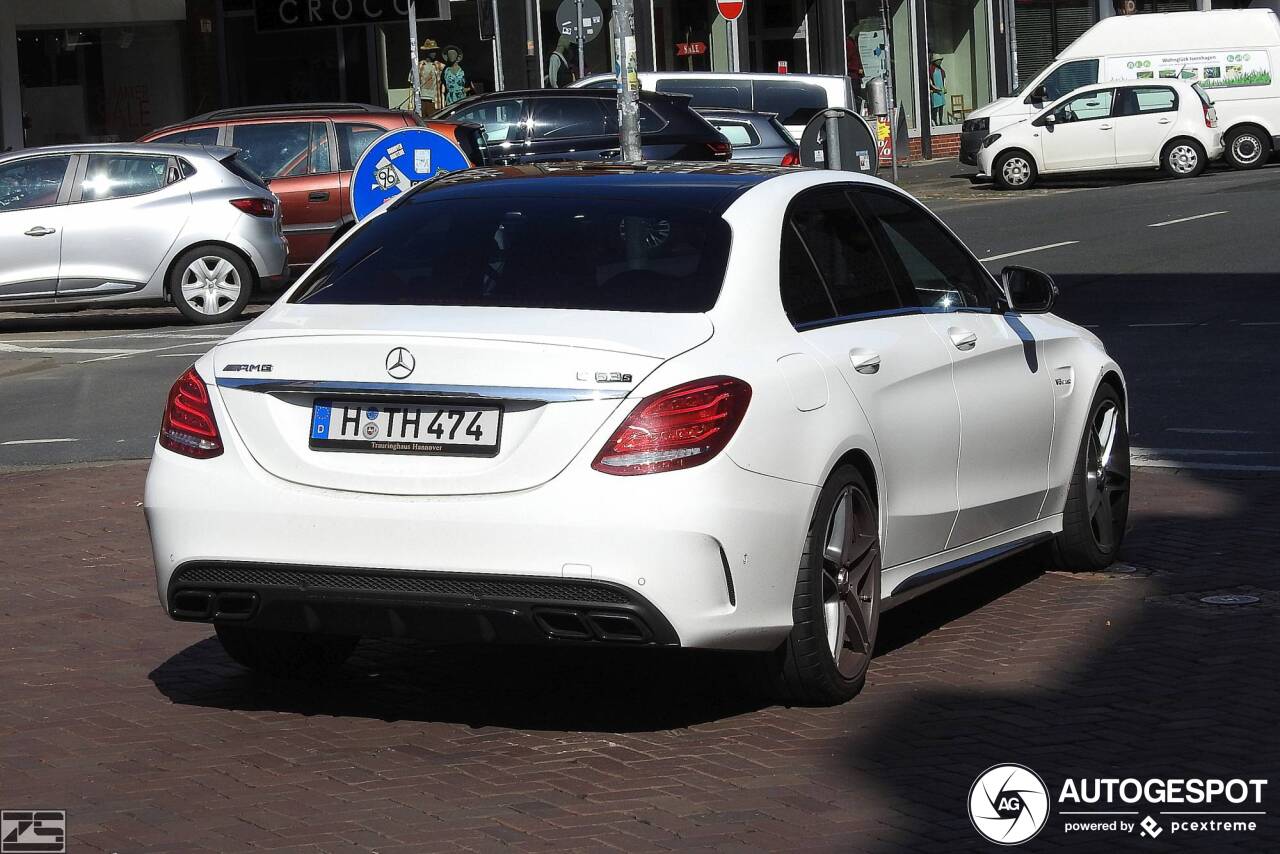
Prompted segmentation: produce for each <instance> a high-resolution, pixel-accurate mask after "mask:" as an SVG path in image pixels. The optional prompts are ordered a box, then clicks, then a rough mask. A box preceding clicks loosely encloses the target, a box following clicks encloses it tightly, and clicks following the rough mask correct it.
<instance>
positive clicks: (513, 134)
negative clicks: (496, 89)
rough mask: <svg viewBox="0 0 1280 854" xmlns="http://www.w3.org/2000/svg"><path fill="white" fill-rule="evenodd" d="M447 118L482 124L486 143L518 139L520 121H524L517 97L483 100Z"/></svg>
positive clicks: (520, 102)
mask: <svg viewBox="0 0 1280 854" xmlns="http://www.w3.org/2000/svg"><path fill="white" fill-rule="evenodd" d="M448 120H449V121H451V122H474V123H476V124H478V125H483V126H484V141H485V143H486V144H488V145H494V144H495V143H501V142H507V141H509V140H518V139H520V138H521V137H522V135H523V134H522V130H521V124H520V123H521V122H522V121H524V102H523V101H522V100H520V99H519V98H503V99H501V100H497V101H483V102H481V103H479V104H472V105H470V106H467V107H463V108H462V109H460V110H457V111H455V112H453V113H450V114H449V116H448Z"/></svg>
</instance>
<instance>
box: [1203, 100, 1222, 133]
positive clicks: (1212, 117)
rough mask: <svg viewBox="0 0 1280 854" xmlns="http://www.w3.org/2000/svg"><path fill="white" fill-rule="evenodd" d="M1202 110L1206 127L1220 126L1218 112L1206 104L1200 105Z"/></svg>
mask: <svg viewBox="0 0 1280 854" xmlns="http://www.w3.org/2000/svg"><path fill="white" fill-rule="evenodd" d="M1200 109H1202V110H1204V126H1205V127H1207V128H1216V127H1217V126H1218V111H1217V110H1215V109H1214V108H1213V107H1211V106H1209V105H1208V104H1205V103H1201V104H1200Z"/></svg>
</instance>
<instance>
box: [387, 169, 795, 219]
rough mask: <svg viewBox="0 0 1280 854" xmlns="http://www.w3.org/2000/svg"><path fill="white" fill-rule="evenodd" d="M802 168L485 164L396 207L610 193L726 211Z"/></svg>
mask: <svg viewBox="0 0 1280 854" xmlns="http://www.w3.org/2000/svg"><path fill="white" fill-rule="evenodd" d="M797 171H799V170H796V169H794V168H783V167H780V166H758V165H754V164H747V163H708V162H686V161H679V160H662V161H639V162H636V163H616V164H597V163H588V162H573V161H562V162H555V163H535V164H527V165H522V166H481V167H477V168H474V169H466V170H463V171H459V172H450V173H448V174H445V175H440V176H438V177H436V178H434V179H432V180H430V181H424V182H423V183H421V184H419V185H418V186H417V187H415V188H413V190H411V191H409V192H408V193H406V194H405V195H404V196H403V197H402V198H401V199H400V200H398V201H397V202H395V204H393V205H392V207H396V206H398V205H400V204H412V203H413V201H412V200H413V199H418V200H420V201H432V202H434V201H444V200H447V199H453V198H510V197H514V196H520V197H530V196H540V195H541V196H565V195H571V196H577V195H579V194H581V193H590V194H592V195H607V194H609V193H611V192H623V193H625V194H627V195H631V194H633V193H634V194H643V195H649V194H655V195H658V196H659V197H661V198H663V199H669V200H672V201H674V200H676V199H678V198H681V197H683V198H684V200H685V201H686V202H690V201H693V202H695V203H697V204H699V205H700V206H703V207H709V208H714V209H718V210H723V209H724V208H726V207H728V205H729V204H730V203H732V201H733V200H734V199H736V198H737V197H738V196H740V195H742V193H744V192H746V191H747V190H749V189H751V188H752V187H754V186H756V185H757V184H760V183H762V182H764V181H768V180H769V179H771V178H777V177H779V176H783V175H788V174H794V173H795V172H797Z"/></svg>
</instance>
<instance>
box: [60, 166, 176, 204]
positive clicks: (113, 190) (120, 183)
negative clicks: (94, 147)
mask: <svg viewBox="0 0 1280 854" xmlns="http://www.w3.org/2000/svg"><path fill="white" fill-rule="evenodd" d="M167 183H169V158H168V157H164V156H159V155H141V154H90V155H89V166H88V169H87V170H86V171H85V176H84V183H83V184H81V188H80V201H82V202H100V201H104V200H106V199H119V198H123V197H125V196H140V195H142V194H143V193H152V192H155V191H156V190H159V189H160V188H161V187H163V186H164V185H165V184H167Z"/></svg>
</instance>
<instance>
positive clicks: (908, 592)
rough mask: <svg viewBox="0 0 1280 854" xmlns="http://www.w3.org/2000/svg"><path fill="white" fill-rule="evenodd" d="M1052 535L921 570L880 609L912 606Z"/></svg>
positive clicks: (1002, 546) (1010, 544)
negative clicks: (918, 597) (903, 604)
mask: <svg viewBox="0 0 1280 854" xmlns="http://www.w3.org/2000/svg"><path fill="white" fill-rule="evenodd" d="M1053 536H1054V535H1053V534H1052V533H1049V532H1048V531H1044V532H1041V533H1038V534H1032V535H1030V536H1027V537H1022V538H1021V539H1017V540H1014V541H1012V542H1009V543H1004V544H1003V545H999V546H992V547H991V548H989V549H983V550H982V551H980V552H975V553H973V554H971V555H966V556H965V557H962V558H956V559H955V560H952V561H947V562H946V563H943V564H939V565H938V566H934V567H930V568H928V569H924V570H921V571H920V572H917V573H915V574H914V575H911V576H908V577H907V578H905V579H904V580H902V581H900V582H898V584H897V586H896V587H894V588H893V591H892V592H891V593H890V594H889V596H888V597H886V598H885V599H884V600H883V601H882V602H881V605H880V607H881V609H882V610H886V609H888V608H892V607H894V606H896V605H901V604H902V603H903V602H909V601H910V600H912V599H914V598H916V597H917V596H920V595H923V594H925V593H928V592H929V591H930V590H933V589H935V588H937V587H941V586H942V585H943V584H946V583H947V582H949V581H955V580H956V579H957V578H963V577H964V576H966V575H968V574H969V573H971V572H976V571H977V570H979V569H982V568H983V567H986V566H990V565H991V564H993V563H995V562H996V561H1000V560H1004V559H1005V558H1007V557H1011V556H1013V555H1015V554H1017V553H1019V552H1024V551H1026V550H1027V549H1030V548H1034V547H1035V546H1038V545H1040V544H1041V543H1045V542H1048V541H1049V540H1051V539H1053Z"/></svg>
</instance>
